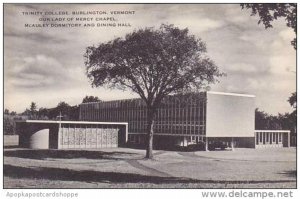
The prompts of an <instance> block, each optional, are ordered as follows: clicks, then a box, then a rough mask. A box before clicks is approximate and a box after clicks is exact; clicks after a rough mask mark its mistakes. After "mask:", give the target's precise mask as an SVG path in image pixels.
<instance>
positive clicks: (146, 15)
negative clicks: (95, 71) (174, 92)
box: [4, 4, 296, 115]
mask: <svg viewBox="0 0 300 199" xmlns="http://www.w3.org/2000/svg"><path fill="white" fill-rule="evenodd" d="M59 11H61V12H68V13H69V15H45V12H48V13H49V12H50V13H51V12H52V14H55V13H54V12H59ZM72 11H103V12H106V14H105V15H71V14H70V13H71V12H72ZM111 11H131V13H133V12H132V11H134V14H114V15H112V14H111V13H110V12H111ZM23 12H43V15H38V14H36V15H25V13H23ZM71 17H74V18H76V17H78V18H93V20H96V18H98V19H100V18H102V20H103V18H104V17H114V19H116V20H117V22H116V23H122V24H130V27H103V26H102V27H83V25H84V23H86V22H84V21H81V22H79V21H76V22H74V21H73V22H72V23H80V24H81V27H73V28H65V27H61V28H58V27H42V28H41V27H25V24H29V25H33V24H34V25H35V24H49V23H56V24H59V23H69V22H67V18H71ZM45 18H51V19H50V20H58V18H64V19H63V20H65V22H57V21H56V22H49V21H48V22H43V21H42V20H45ZM74 18H73V20H75V19H74ZM258 20H259V18H258V16H250V11H248V10H241V7H240V6H239V4H191V5H185V4H167V5H166V4H115V5H112V4H18V5H14V4H6V5H4V108H7V109H9V110H10V111H17V112H18V113H20V112H23V111H24V110H25V109H26V108H28V107H29V105H30V103H31V102H32V101H33V102H36V104H37V106H38V108H40V107H46V108H51V107H55V106H56V105H57V104H58V103H59V102H61V101H65V102H67V103H69V104H70V105H76V104H80V103H81V101H82V99H83V98H84V97H85V96H86V95H93V96H98V97H99V98H100V99H102V100H115V99H126V98H132V97H138V96H137V95H136V94H134V93H131V92H130V91H120V90H109V89H106V88H92V87H91V84H90V82H89V79H88V78H87V77H86V74H85V65H84V53H85V50H86V47H88V46H97V45H98V44H100V43H105V42H108V41H110V40H113V39H115V38H117V37H123V36H125V35H126V34H127V33H130V32H132V31H133V30H135V29H139V28H145V27H159V26H160V25H161V24H162V23H165V24H174V26H177V27H179V28H188V29H189V33H190V34H192V35H195V36H196V37H197V38H201V39H202V40H203V41H204V42H205V43H206V45H207V51H208V52H207V55H208V56H209V57H210V58H211V59H212V60H214V61H215V63H216V64H217V65H218V67H219V69H220V71H222V72H225V73H226V74H227V75H226V76H225V77H222V78H219V83H217V84H214V85H210V87H211V90H212V91H219V92H234V93H246V94H253V95H255V96H256V107H258V108H259V109H260V110H263V111H265V112H267V113H270V114H274V115H276V114H277V113H285V112H291V111H292V108H291V107H290V105H289V103H288V102H287V99H288V98H289V96H291V93H292V92H295V91H296V73H295V72H296V51H295V50H294V49H293V47H292V46H291V44H290V41H291V40H292V39H293V38H294V37H295V33H294V32H293V30H292V29H291V28H288V27H287V26H286V24H285V21H284V20H283V19H279V20H277V21H274V22H273V28H271V29H265V28H264V26H263V25H262V24H260V25H258V23H257V22H258ZM92 22H95V21H92ZM87 23H89V22H87ZM97 23H105V21H97V22H95V24H97ZM106 23H107V22H106ZM109 23H111V22H109Z"/></svg>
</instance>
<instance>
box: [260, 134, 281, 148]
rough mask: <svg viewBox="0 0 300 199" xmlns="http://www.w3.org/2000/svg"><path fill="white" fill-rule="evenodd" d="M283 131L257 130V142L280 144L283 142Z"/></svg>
mask: <svg viewBox="0 0 300 199" xmlns="http://www.w3.org/2000/svg"><path fill="white" fill-rule="evenodd" d="M282 137H283V133H276V132H256V144H257V145H258V144H275V143H276V144H278V143H282V139H283V138H282Z"/></svg>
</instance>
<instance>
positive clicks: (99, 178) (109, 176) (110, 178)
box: [3, 164, 295, 184]
mask: <svg viewBox="0 0 300 199" xmlns="http://www.w3.org/2000/svg"><path fill="white" fill-rule="evenodd" d="M3 170H4V176H5V177H11V178H17V179H22V178H27V179H44V180H61V181H80V182H87V183H90V182H100V183H101V182H102V183H153V184H166V183H223V184H253V183H283V182H295V180H280V181H218V180H197V179H191V178H178V177H159V176H146V175H140V174H133V173H119V172H101V171H88V170H84V171H76V170H69V169H63V168H50V167H34V168H26V167H19V166H13V165H8V164H5V165H4V167H3Z"/></svg>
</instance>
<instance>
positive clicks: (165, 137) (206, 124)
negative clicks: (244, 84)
mask: <svg viewBox="0 0 300 199" xmlns="http://www.w3.org/2000/svg"><path fill="white" fill-rule="evenodd" d="M254 117H255V96H253V95H245V94H236V93H220V92H202V93H192V94H186V95H176V96H168V97H166V98H165V99H164V101H163V102H162V103H161V105H160V107H159V109H158V111H157V115H156V119H155V123H154V148H156V149H162V148H166V149H168V148H172V147H174V146H187V145H190V144H195V143H199V142H203V143H205V145H206V146H207V147H208V145H209V144H212V143H213V142H215V141H217V140H219V141H223V142H227V143H228V145H231V146H234V145H235V146H236V147H250V148H259V147H289V140H290V139H289V131H266V130H255V129H254V126H255V124H254V122H255V118H254ZM17 129H18V132H19V145H20V147H25V148H38V149H49V148H52V149H87V148H89V149H93V148H113V147H126V146H133V145H134V146H140V147H144V146H145V144H146V129H147V109H146V106H145V104H144V102H143V101H142V100H141V99H128V100H117V101H107V102H94V103H83V104H81V105H80V121H49V120H48V121H45V120H26V121H20V122H18V123H17Z"/></svg>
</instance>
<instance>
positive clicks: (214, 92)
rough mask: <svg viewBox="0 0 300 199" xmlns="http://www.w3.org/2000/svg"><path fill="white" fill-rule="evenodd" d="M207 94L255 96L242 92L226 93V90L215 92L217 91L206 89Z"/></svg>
mask: <svg viewBox="0 0 300 199" xmlns="http://www.w3.org/2000/svg"><path fill="white" fill-rule="evenodd" d="M207 93H209V94H215V95H231V96H239V97H255V95H249V94H242V93H226V92H217V91H207Z"/></svg>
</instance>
